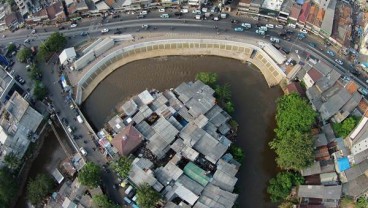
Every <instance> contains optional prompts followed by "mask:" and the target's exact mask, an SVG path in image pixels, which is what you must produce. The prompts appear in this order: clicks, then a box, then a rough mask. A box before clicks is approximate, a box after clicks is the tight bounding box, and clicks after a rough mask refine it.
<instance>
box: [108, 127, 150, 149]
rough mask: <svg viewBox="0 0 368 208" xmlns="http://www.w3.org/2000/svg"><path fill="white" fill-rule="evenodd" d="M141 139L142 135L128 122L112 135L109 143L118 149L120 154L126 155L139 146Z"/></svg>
mask: <svg viewBox="0 0 368 208" xmlns="http://www.w3.org/2000/svg"><path fill="white" fill-rule="evenodd" d="M142 141H143V135H142V134H141V133H139V131H137V129H136V128H135V127H134V126H133V125H132V124H129V125H128V126H126V127H124V129H123V130H122V131H121V132H120V133H118V134H117V135H115V136H114V138H113V139H112V141H111V144H112V145H113V146H114V147H115V148H116V149H117V150H118V153H119V154H120V155H121V156H128V155H129V154H130V153H132V152H133V151H134V150H135V149H137V148H138V147H139V145H140V144H141V143H142Z"/></svg>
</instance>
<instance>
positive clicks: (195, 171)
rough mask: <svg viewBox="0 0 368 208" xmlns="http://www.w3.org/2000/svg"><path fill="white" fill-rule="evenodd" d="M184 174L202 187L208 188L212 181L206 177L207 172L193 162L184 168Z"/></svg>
mask: <svg viewBox="0 0 368 208" xmlns="http://www.w3.org/2000/svg"><path fill="white" fill-rule="evenodd" d="M184 173H185V175H187V176H188V177H189V178H191V179H193V180H194V181H196V182H197V183H199V184H201V185H202V186H206V185H207V184H208V183H209V181H210V178H209V177H208V176H207V175H206V171H204V170H203V169H202V168H200V167H198V166H197V165H195V164H194V163H192V162H189V163H188V164H187V165H186V166H185V167H184Z"/></svg>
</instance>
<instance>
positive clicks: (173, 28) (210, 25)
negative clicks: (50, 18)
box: [0, 12, 367, 204]
mask: <svg viewBox="0 0 368 208" xmlns="http://www.w3.org/2000/svg"><path fill="white" fill-rule="evenodd" d="M236 18H237V19H239V20H242V22H252V23H255V22H256V21H255V20H253V19H246V20H244V19H240V18H239V17H236ZM230 19H234V18H233V17H229V18H227V19H222V20H220V21H212V20H202V21H198V20H194V16H193V15H192V14H186V15H184V16H183V17H182V18H181V19H178V18H169V19H161V18H159V13H155V12H152V13H150V14H149V15H148V16H147V18H146V19H143V20H138V19H136V15H124V16H122V17H121V18H119V19H109V22H108V23H106V20H105V22H104V23H103V24H102V25H100V23H101V21H102V18H93V19H89V21H83V22H80V23H79V25H78V27H77V28H73V29H70V28H69V27H68V25H66V26H65V27H67V28H69V29H66V30H62V31H60V32H62V33H63V34H64V35H65V36H67V37H70V39H69V38H68V46H74V45H76V44H79V43H81V42H83V41H85V40H86V39H94V38H96V37H98V36H100V35H101V32H100V30H101V29H102V28H109V29H110V30H111V32H110V33H109V34H113V33H114V32H116V30H117V29H118V28H119V29H120V31H122V32H123V34H133V35H135V36H136V37H140V36H145V37H148V36H149V34H154V33H164V34H166V36H164V37H167V36H170V34H172V36H173V37H175V34H178V33H180V34H183V35H184V36H185V35H186V36H188V37H192V38H194V37H195V36H196V34H203V35H204V36H206V35H207V36H208V37H216V36H217V37H221V38H229V40H230V39H232V38H237V39H245V38H252V39H258V40H263V41H266V40H268V39H269V37H266V38H265V39H264V38H263V37H262V36H259V35H257V34H256V33H255V30H256V28H255V27H253V28H252V29H250V30H246V31H244V32H241V33H239V32H235V31H234V29H233V28H234V27H235V26H239V24H238V25H234V24H231V22H230ZM261 23H264V22H262V21H261ZM142 24H148V25H150V26H151V27H150V28H151V29H150V30H147V31H145V30H142V29H141V25H142ZM154 27H157V29H156V30H154V29H152V28H154ZM44 29H45V30H46V32H45V31H44ZM44 29H41V28H37V30H38V32H37V34H36V35H30V31H31V30H27V29H22V30H19V31H16V32H14V33H12V34H7V37H6V38H3V39H0V44H3V45H6V44H8V43H9V42H15V43H19V44H23V41H24V40H25V39H26V38H31V39H35V40H34V41H31V42H30V44H28V45H27V44H26V45H27V46H34V45H39V44H40V43H41V42H42V41H43V40H45V39H46V38H47V37H48V36H49V35H50V34H51V33H52V31H58V29H57V28H50V27H44ZM82 31H87V32H89V36H85V37H82V36H80V33H81V32H82ZM281 31H282V29H271V30H270V32H268V35H270V36H278V34H279V33H281ZM296 33H297V32H295V34H294V35H293V36H292V37H291V40H292V41H285V40H281V42H280V45H281V46H282V47H284V48H287V49H292V51H291V53H292V54H293V56H294V57H297V55H299V56H300V60H301V61H303V60H305V59H306V57H305V56H306V55H308V54H312V55H313V56H315V57H317V58H319V59H321V60H323V61H325V62H326V63H327V64H328V65H330V66H332V67H334V68H337V69H339V70H340V72H341V73H342V74H345V75H349V76H352V75H351V74H350V72H349V71H350V70H352V67H351V66H350V65H349V64H348V63H347V61H344V62H345V63H344V65H343V66H340V65H338V64H336V63H335V61H334V59H335V58H336V57H334V58H332V57H330V56H328V55H327V54H326V49H325V46H324V43H323V41H322V40H321V39H317V38H315V37H313V36H312V35H308V37H307V38H306V39H304V40H302V41H300V40H298V39H296ZM310 36H311V37H310ZM144 40H145V39H143V40H142V41H144ZM311 41H313V42H315V43H316V44H317V46H316V48H312V47H310V46H309V45H308V44H307V43H308V42H311ZM319 48H323V49H324V50H323V51H321V50H319ZM295 50H298V51H299V52H298V54H296V53H295ZM336 54H338V53H336ZM337 57H338V58H339V59H342V60H344V57H339V56H338V55H337ZM53 58H54V59H52V60H50V61H49V64H42V65H41V66H40V67H41V68H42V71H43V80H42V81H43V83H44V84H45V85H46V86H47V88H48V91H49V97H50V99H51V100H52V103H53V106H54V108H55V110H56V111H57V112H59V117H60V118H61V119H66V120H67V122H68V125H69V126H71V127H72V128H73V132H72V133H71V134H68V135H69V136H74V138H77V139H76V140H75V146H76V148H75V149H76V151H78V148H79V147H84V148H85V149H86V151H87V153H88V154H87V156H86V158H87V160H88V161H93V162H95V163H98V164H100V165H103V164H105V163H106V160H105V159H104V156H103V155H102V154H101V153H100V152H99V151H98V148H97V146H96V142H95V141H96V140H95V139H93V134H91V132H90V130H89V129H88V128H86V126H85V124H80V123H78V122H77V121H76V116H77V113H79V112H77V110H75V109H71V108H70V107H69V104H67V102H66V95H65V94H64V93H63V92H62V88H61V85H60V84H59V82H58V81H59V79H60V77H59V74H58V72H57V71H58V69H57V67H58V65H55V64H54V62H57V56H55V57H53ZM13 69H14V71H15V73H16V74H19V75H21V76H22V77H23V78H26V80H27V83H26V85H25V86H24V88H25V89H28V88H29V89H32V86H31V83H30V80H29V79H28V76H27V71H26V70H25V64H20V63H16V64H15V65H14V67H13ZM67 73H70V72H67ZM354 79H355V80H356V81H358V82H359V83H360V84H361V85H362V86H365V87H367V86H366V83H365V78H363V77H354ZM96 110H97V109H96ZM72 143H73V142H72ZM116 183H118V182H117V179H116V177H115V176H114V174H113V173H112V172H111V171H108V172H104V174H103V186H104V187H106V192H107V194H108V195H109V197H110V198H111V199H112V200H113V201H115V202H116V203H119V204H121V203H122V196H121V194H119V192H118V191H116V190H114V189H113V188H112V187H113V184H116Z"/></svg>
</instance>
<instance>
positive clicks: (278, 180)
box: [267, 172, 304, 202]
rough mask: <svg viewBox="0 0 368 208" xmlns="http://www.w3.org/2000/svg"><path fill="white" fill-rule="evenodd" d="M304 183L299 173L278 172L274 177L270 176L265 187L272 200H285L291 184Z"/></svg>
mask: <svg viewBox="0 0 368 208" xmlns="http://www.w3.org/2000/svg"><path fill="white" fill-rule="evenodd" d="M302 183H304V178H303V177H302V176H301V175H300V174H299V173H294V172H280V173H278V174H277V175H276V177H275V178H271V180H270V181H269V184H268V187H267V193H268V194H270V198H271V201H272V202H280V201H283V200H285V199H286V198H287V197H288V196H289V194H290V191H291V188H292V187H293V186H297V185H300V184H302Z"/></svg>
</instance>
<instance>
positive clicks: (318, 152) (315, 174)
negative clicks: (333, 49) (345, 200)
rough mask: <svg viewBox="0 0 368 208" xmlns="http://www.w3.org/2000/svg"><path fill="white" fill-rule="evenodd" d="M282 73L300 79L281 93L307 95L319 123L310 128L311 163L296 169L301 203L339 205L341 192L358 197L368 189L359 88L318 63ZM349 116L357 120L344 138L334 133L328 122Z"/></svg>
mask: <svg viewBox="0 0 368 208" xmlns="http://www.w3.org/2000/svg"><path fill="white" fill-rule="evenodd" d="M312 62H313V61H312ZM287 77H288V78H289V79H290V80H299V81H300V82H294V81H292V82H290V83H289V84H288V85H287V86H286V87H285V93H298V94H300V95H301V96H305V97H307V98H308V99H309V101H310V103H311V105H312V107H313V108H314V109H315V110H316V111H317V112H318V113H319V115H320V123H321V126H320V127H318V128H314V129H312V135H313V138H314V156H315V158H314V163H313V164H312V165H311V166H310V167H308V168H305V169H303V170H301V174H302V176H303V177H304V178H305V184H304V185H301V186H299V187H297V190H296V195H297V196H298V197H299V198H300V207H309V206H311V205H314V206H316V207H318V206H320V207H339V201H340V198H341V197H342V196H348V197H352V198H354V199H357V198H359V197H360V196H363V195H364V194H365V193H366V192H367V191H368V178H367V176H366V174H365V173H366V172H367V170H368V160H367V159H368V134H367V133H368V132H367V129H368V128H367V126H366V125H368V124H367V121H368V114H367V109H368V102H367V100H366V99H364V98H363V96H362V95H361V94H360V93H359V89H360V88H359V86H358V85H357V83H355V82H354V81H353V80H351V79H350V78H349V77H344V76H341V75H340V74H339V73H338V72H337V71H335V70H334V69H332V68H330V67H328V66H327V65H326V64H324V63H322V62H318V63H316V62H314V64H313V63H311V62H307V63H306V64H305V65H303V66H301V65H298V64H297V65H295V66H294V67H293V68H292V69H291V70H288V71H287ZM301 83H304V84H303V85H304V88H305V89H306V90H304V89H303V87H302V85H301ZM352 115H354V116H358V117H361V118H362V119H361V120H360V122H359V124H358V125H357V127H356V128H355V129H354V130H353V131H352V132H351V133H350V135H349V136H348V137H347V138H341V137H337V136H336V135H335V133H334V130H333V128H332V123H341V122H343V121H344V120H345V119H346V118H347V117H348V116H352ZM366 132H367V133H366ZM317 205H318V206H317Z"/></svg>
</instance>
